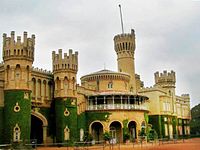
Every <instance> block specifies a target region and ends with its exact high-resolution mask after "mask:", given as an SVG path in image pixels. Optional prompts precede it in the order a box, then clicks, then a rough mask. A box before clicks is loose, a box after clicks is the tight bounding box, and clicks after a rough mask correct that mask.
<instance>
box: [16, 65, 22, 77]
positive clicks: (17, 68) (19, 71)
mask: <svg viewBox="0 0 200 150" xmlns="http://www.w3.org/2000/svg"><path fill="white" fill-rule="evenodd" d="M20 77H21V68H20V65H19V64H17V65H16V68H15V79H16V80H19V79H20Z"/></svg>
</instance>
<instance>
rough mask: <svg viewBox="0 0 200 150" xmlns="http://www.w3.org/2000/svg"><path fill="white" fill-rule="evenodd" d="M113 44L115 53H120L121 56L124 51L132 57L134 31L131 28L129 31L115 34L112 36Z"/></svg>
mask: <svg viewBox="0 0 200 150" xmlns="http://www.w3.org/2000/svg"><path fill="white" fill-rule="evenodd" d="M114 44H115V45H114V46H115V51H116V53H117V55H119V54H120V56H121V57H122V56H123V54H124V53H127V54H129V57H130V56H131V57H134V51H135V31H134V30H133V29H132V30H131V33H126V34H125V33H124V34H119V35H116V36H115V37H114ZM120 56H118V57H120ZM125 56H126V55H125Z"/></svg>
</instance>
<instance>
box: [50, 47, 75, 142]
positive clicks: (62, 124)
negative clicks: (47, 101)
mask: <svg viewBox="0 0 200 150" xmlns="http://www.w3.org/2000/svg"><path fill="white" fill-rule="evenodd" d="M52 61H53V75H54V83H55V92H54V98H55V112H56V140H57V142H66V141H73V140H74V141H75V140H76V131H77V129H76V127H77V121H76V120H77V102H76V101H77V90H76V75H77V71H78V52H75V53H74V54H73V52H72V50H71V49H70V50H69V55H68V54H67V53H64V58H63V57H62V50H61V49H59V51H58V54H56V53H55V51H53V52H52Z"/></svg>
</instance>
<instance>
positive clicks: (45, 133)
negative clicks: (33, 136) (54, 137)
mask: <svg viewBox="0 0 200 150" xmlns="http://www.w3.org/2000/svg"><path fill="white" fill-rule="evenodd" d="M42 128H43V143H44V145H46V143H47V126H42Z"/></svg>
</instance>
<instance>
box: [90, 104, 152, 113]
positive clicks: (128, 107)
mask: <svg viewBox="0 0 200 150" xmlns="http://www.w3.org/2000/svg"><path fill="white" fill-rule="evenodd" d="M114 109H125V110H146V111H148V110H149V109H148V107H147V106H146V105H135V104H101V105H89V106H88V107H87V110H114Z"/></svg>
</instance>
